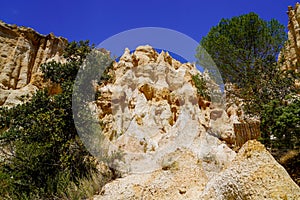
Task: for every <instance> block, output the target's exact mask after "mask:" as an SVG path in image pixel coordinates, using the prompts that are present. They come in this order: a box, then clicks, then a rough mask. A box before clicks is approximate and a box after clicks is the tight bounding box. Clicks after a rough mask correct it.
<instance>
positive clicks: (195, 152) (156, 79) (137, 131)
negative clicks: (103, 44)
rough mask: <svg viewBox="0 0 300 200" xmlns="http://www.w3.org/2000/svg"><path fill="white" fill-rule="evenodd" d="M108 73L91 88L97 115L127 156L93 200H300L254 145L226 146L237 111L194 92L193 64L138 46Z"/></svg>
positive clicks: (280, 170)
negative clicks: (95, 95)
mask: <svg viewBox="0 0 300 200" xmlns="http://www.w3.org/2000/svg"><path fill="white" fill-rule="evenodd" d="M112 71H113V74H112V76H113V77H114V78H113V79H114V80H113V81H111V82H107V83H105V84H102V85H99V86H98V88H97V90H98V91H99V92H100V93H101V95H100V97H99V99H98V100H97V101H96V104H97V113H98V115H99V119H100V120H101V122H102V124H103V131H104V135H106V137H107V138H109V140H110V142H111V144H113V145H112V147H111V148H112V150H116V149H121V150H122V151H124V152H125V156H124V158H125V159H124V160H125V161H124V163H122V164H123V165H122V164H121V165H120V166H119V167H120V168H119V169H121V170H124V171H125V172H126V173H124V174H123V177H122V178H120V179H117V180H115V181H113V182H111V183H108V184H107V185H106V186H104V188H103V190H102V194H101V195H99V196H96V197H95V199H99V200H100V199H101V200H102V199H141V198H142V199H262V198H265V199H274V198H275V199H279V198H288V199H289V198H290V199H297V198H300V189H299V187H298V186H297V185H296V184H295V183H294V182H293V180H292V179H291V178H290V177H289V175H288V174H287V173H286V171H285V170H284V169H283V168H282V167H281V166H280V165H279V164H278V163H277V162H276V161H275V159H274V158H273V157H272V156H271V155H270V154H269V153H268V152H267V151H266V149H265V148H264V146H263V145H261V144H260V143H259V142H256V141H248V142H247V143H246V144H245V145H244V146H243V147H242V149H241V150H240V151H239V152H238V154H236V152H234V151H233V150H232V149H230V148H228V146H227V145H226V144H225V142H224V138H228V137H229V138H233V139H234V132H233V130H232V126H233V123H235V122H238V121H237V120H238V116H237V115H236V114H237V112H235V111H234V108H232V110H230V112H226V110H224V108H223V107H222V106H218V105H216V104H213V103H211V102H208V101H207V100H204V99H203V98H202V97H200V96H199V95H198V94H197V90H196V87H195V85H194V84H193V81H192V78H191V77H192V75H195V74H199V75H201V76H203V74H201V73H200V72H199V71H198V70H197V69H196V67H195V66H194V65H192V64H190V63H184V64H182V63H180V62H178V61H176V60H174V59H173V58H172V57H171V56H170V55H169V54H168V53H165V52H162V53H160V54H158V53H157V52H156V51H155V50H154V49H153V48H152V47H150V46H140V47H138V48H137V49H136V50H135V51H134V52H133V53H130V51H129V50H128V49H126V50H125V53H124V54H123V56H122V57H121V58H120V61H119V62H116V63H114V65H113V70H112ZM220 139H222V140H223V142H222V141H221V140H220ZM126 167H127V168H126ZM126 170H128V171H126ZM124 171H123V172H124ZM262 185H263V186H264V187H262Z"/></svg>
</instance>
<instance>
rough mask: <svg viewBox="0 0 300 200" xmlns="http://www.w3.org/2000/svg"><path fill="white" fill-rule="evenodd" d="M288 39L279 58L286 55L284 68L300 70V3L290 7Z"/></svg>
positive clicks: (288, 12)
mask: <svg viewBox="0 0 300 200" xmlns="http://www.w3.org/2000/svg"><path fill="white" fill-rule="evenodd" d="M287 14H288V17H289V20H288V30H289V31H288V41H287V42H286V45H285V48H284V49H283V51H282V52H281V54H280V56H279V59H280V60H281V59H282V56H283V57H284V63H283V69H294V70H296V71H297V72H299V70H300V4H299V3H296V5H295V7H294V8H293V7H292V6H289V7H288V11H287Z"/></svg>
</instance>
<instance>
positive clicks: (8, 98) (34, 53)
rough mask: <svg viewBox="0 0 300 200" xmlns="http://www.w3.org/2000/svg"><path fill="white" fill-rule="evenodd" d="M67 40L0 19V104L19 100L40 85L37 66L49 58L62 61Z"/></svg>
mask: <svg viewBox="0 0 300 200" xmlns="http://www.w3.org/2000/svg"><path fill="white" fill-rule="evenodd" d="M66 45H67V40H66V39H64V38H61V37H58V38H57V37H55V36H54V35H53V34H52V33H51V34H49V35H47V36H45V35H41V34H39V33H37V32H35V31H34V30H33V29H31V28H26V27H17V26H16V25H8V24H5V23H4V22H1V21H0V106H12V105H15V104H17V103H20V102H21V100H20V99H21V96H22V95H25V96H26V95H27V94H28V95H31V94H32V93H33V92H34V91H36V90H37V89H38V88H39V87H40V85H41V82H42V80H41V77H40V70H39V67H40V65H41V64H42V63H45V62H46V61H47V60H49V59H54V60H56V61H61V60H62V54H63V50H64V48H65V47H66Z"/></svg>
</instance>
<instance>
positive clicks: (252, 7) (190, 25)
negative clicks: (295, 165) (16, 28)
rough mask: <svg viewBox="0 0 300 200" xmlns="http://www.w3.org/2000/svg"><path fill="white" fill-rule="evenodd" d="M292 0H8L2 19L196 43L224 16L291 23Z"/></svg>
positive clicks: (73, 35)
mask: <svg viewBox="0 0 300 200" xmlns="http://www.w3.org/2000/svg"><path fill="white" fill-rule="evenodd" d="M296 2H297V1H292V0H193V1H192V0H184V1H182V0H180V1H179V0H173V1H171V0H170V1H163V0H160V1H158V0H148V1H142V0H139V1H138V0H132V1H129V0H128V1H125V0H123V1H122V0H106V1H100V0H98V1H96V0H85V1H67V0H60V1H58V0H51V1H45V0H39V1H34V0H32V1H30V0H28V1H25V0H6V1H3V2H1V6H0V19H1V20H3V21H4V22H6V23H10V24H17V25H22V26H29V27H32V28H34V29H35V30H36V31H38V32H40V33H42V34H48V33H50V32H53V33H54V34H55V35H57V36H63V37H65V38H67V39H68V40H69V41H73V40H76V41H78V40H86V39H89V40H90V41H91V42H92V43H94V44H99V43H101V42H102V41H103V40H105V39H107V38H108V37H110V36H112V35H115V34H117V33H119V32H122V31H125V30H128V29H132V28H138V27H149V26H150V27H163V28H169V29H173V30H176V31H179V32H182V33H184V34H186V35H188V36H190V37H191V38H193V39H194V40H196V41H197V42H199V41H200V39H201V38H202V37H203V36H205V35H206V34H207V33H208V31H209V29H210V28H211V27H212V26H214V25H216V24H217V23H218V22H219V21H220V19H221V18H230V17H233V16H238V15H241V14H246V13H249V12H255V13H257V14H259V15H260V17H261V18H263V19H265V20H270V19H271V18H276V19H277V20H279V21H280V22H281V23H282V24H284V25H285V26H287V22H288V17H287V14H286V11H287V7H288V6H289V5H292V6H294V5H295V3H296Z"/></svg>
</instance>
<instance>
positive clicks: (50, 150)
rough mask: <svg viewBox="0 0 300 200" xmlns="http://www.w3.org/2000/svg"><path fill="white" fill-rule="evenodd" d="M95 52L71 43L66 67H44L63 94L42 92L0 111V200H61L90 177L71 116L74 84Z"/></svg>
mask: <svg viewBox="0 0 300 200" xmlns="http://www.w3.org/2000/svg"><path fill="white" fill-rule="evenodd" d="M90 51H91V47H90V46H89V42H88V41H85V42H79V43H77V42H71V43H69V45H68V47H67V48H66V50H65V58H66V60H67V62H66V63H65V64H61V63H57V62H50V63H47V64H44V65H42V66H41V69H42V71H43V73H44V77H45V78H46V79H50V80H51V81H52V82H53V83H56V84H59V85H60V86H61V88H62V93H59V94H54V95H53V94H50V93H49V92H48V91H47V89H45V90H42V91H38V92H37V93H36V94H35V95H34V96H33V97H32V100H31V101H29V102H27V103H24V104H22V105H17V106H15V107H13V108H11V109H7V108H1V110H0V145H1V148H3V151H2V153H4V154H6V156H5V159H4V160H1V163H0V185H1V186H0V196H1V197H3V198H8V199H9V198H15V199H25V198H33V197H34V194H39V198H41V197H43V198H45V197H51V198H53V197H54V196H57V195H59V194H60V192H62V193H63V192H64V191H63V190H64V189H65V187H66V185H68V183H69V182H71V181H72V182H74V183H78V180H79V179H80V178H83V177H87V176H88V175H89V172H91V171H93V170H95V162H94V160H93V158H92V157H91V155H90V153H89V152H88V151H87V150H86V149H85V147H84V146H83V144H82V142H81V140H80V139H79V137H78V135H77V132H76V128H75V125H74V120H73V114H72V92H73V83H74V80H75V78H76V74H77V71H78V69H79V66H80V65H81V64H82V62H83V60H84V58H85V57H86V55H87V54H88V53H89V52H90Z"/></svg>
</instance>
